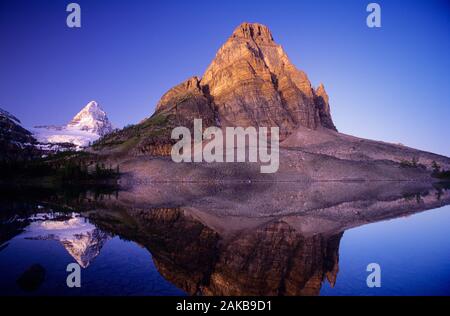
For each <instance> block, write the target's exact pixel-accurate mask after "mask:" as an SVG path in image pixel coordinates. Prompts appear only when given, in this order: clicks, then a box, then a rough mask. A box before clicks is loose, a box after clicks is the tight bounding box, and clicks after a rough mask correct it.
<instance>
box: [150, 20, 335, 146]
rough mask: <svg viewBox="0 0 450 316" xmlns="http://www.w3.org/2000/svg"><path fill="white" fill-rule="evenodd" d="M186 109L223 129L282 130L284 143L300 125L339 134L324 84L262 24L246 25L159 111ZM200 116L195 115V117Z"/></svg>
mask: <svg viewBox="0 0 450 316" xmlns="http://www.w3.org/2000/svg"><path fill="white" fill-rule="evenodd" d="M177 105H182V106H180V108H184V112H182V113H181V116H183V117H184V118H185V120H189V119H191V121H192V119H193V118H203V119H204V120H205V119H206V121H207V122H206V125H209V124H208V123H214V120H212V121H211V119H212V118H215V119H216V122H217V123H219V124H220V125H221V126H242V127H248V126H255V127H258V126H267V127H270V126H278V127H280V133H281V139H283V138H285V137H286V136H288V135H289V134H290V133H291V132H292V131H293V130H294V129H295V128H297V127H298V126H303V127H307V128H311V129H316V128H318V127H319V126H323V127H326V128H330V129H333V130H336V128H335V126H334V124H333V121H332V119H331V114H330V107H329V104H328V96H327V95H326V92H325V89H324V87H323V85H321V86H320V87H319V88H318V89H317V91H314V89H313V88H312V87H311V83H310V81H309V80H308V77H307V76H306V74H305V73H304V72H303V71H300V70H298V69H297V68H296V67H295V66H294V65H293V64H292V63H291V61H290V60H289V58H288V56H287V55H286V53H285V52H284V50H283V48H282V47H281V46H280V45H278V44H277V43H275V41H274V39H273V36H272V33H271V32H270V30H269V29H268V28H267V27H266V26H264V25H261V24H257V23H243V24H241V25H240V26H238V28H236V30H235V31H234V32H233V34H232V35H231V37H230V38H229V39H228V40H227V41H226V43H225V44H224V45H223V46H222V47H221V48H220V49H219V51H218V52H217V54H216V57H215V58H214V60H213V61H212V63H211V64H210V66H209V67H208V69H207V70H206V72H205V73H204V75H203V77H202V79H201V80H199V79H198V78H197V77H193V78H190V79H188V80H187V81H186V82H184V83H182V84H181V85H179V86H177V87H175V88H172V89H171V90H169V91H168V92H167V93H166V94H165V95H164V96H163V97H162V99H161V101H160V102H159V103H158V106H157V112H161V111H170V110H173V108H174V107H176V106H177ZM193 114H194V115H193Z"/></svg>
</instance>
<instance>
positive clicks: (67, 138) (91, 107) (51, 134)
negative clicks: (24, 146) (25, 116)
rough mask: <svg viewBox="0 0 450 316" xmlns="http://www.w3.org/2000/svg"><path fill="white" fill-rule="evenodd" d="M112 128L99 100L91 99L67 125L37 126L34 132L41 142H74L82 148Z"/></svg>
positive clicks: (109, 131)
mask: <svg viewBox="0 0 450 316" xmlns="http://www.w3.org/2000/svg"><path fill="white" fill-rule="evenodd" d="M112 130H113V127H112V125H111V123H110V122H109V119H108V116H107V115H106V112H105V111H103V109H102V108H101V107H100V105H99V104H98V103H97V102H95V101H91V102H89V103H88V104H87V105H86V106H85V107H84V108H83V109H82V110H81V111H80V112H78V113H77V115H75V116H74V117H73V119H72V120H71V121H70V122H69V123H68V124H67V125H64V126H53V125H50V126H36V127H35V128H34V130H33V132H34V134H35V135H36V138H37V139H38V140H39V141H40V142H41V143H44V144H45V143H47V144H73V145H74V146H75V147H76V148H78V149H80V148H82V147H86V146H89V144H91V143H93V142H94V141H96V140H97V139H99V138H100V137H102V136H105V135H106V134H108V133H111V131H112Z"/></svg>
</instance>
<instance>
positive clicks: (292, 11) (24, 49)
mask: <svg viewBox="0 0 450 316" xmlns="http://www.w3.org/2000/svg"><path fill="white" fill-rule="evenodd" d="M70 2H72V1H55V0H53V1H43V0H40V1H22V0H10V1H6V0H0V107H2V108H4V109H6V110H8V111H10V112H12V113H13V114H15V115H16V116H18V117H19V118H20V119H21V120H22V122H23V123H24V125H25V126H33V125H37V124H63V123H66V122H67V121H68V120H69V119H70V118H71V117H72V116H73V115H74V114H75V113H76V112H78V110H80V109H81V108H82V107H83V106H84V105H85V104H86V103H87V102H88V101H90V100H97V101H98V102H99V103H100V104H101V105H102V106H103V108H104V109H105V110H106V111H107V112H108V115H109V117H110V119H111V121H112V122H113V124H115V125H116V126H119V127H120V126H123V125H126V124H128V123H136V122H138V121H140V120H141V119H142V118H144V117H147V116H149V115H151V114H152V113H153V111H154V108H155V105H156V103H157V101H158V99H159V98H160V97H161V95H162V94H163V93H164V92H165V91H166V90H168V89H169V88H171V87H172V86H174V85H175V84H178V83H180V82H181V81H183V80H185V79H187V78H188V77H190V76H192V75H198V76H201V75H202V74H203V72H204V70H205V69H206V67H207V66H208V64H209V63H210V61H211V60H212V59H213V58H214V55H215V52H216V50H217V49H218V48H219V47H220V46H221V44H222V43H224V41H225V40H226V39H227V38H228V37H229V36H230V34H231V33H232V31H233V30H234V28H235V27H236V26H237V25H238V24H240V23H241V22H243V21H248V22H260V23H263V24H266V25H268V26H269V27H270V28H271V30H272V33H273V34H274V37H275V40H276V41H277V42H278V43H280V44H281V45H283V46H284V48H285V50H286V51H287V53H288V55H289V56H290V58H291V60H292V61H293V63H294V64H295V65H297V67H298V68H300V69H303V70H305V71H306V73H307V74H308V75H309V77H310V79H311V81H312V83H313V85H315V86H316V85H318V84H319V83H320V82H323V83H324V84H325V87H326V89H327V91H328V93H329V95H330V102H331V108H332V114H333V117H334V120H335V123H336V125H337V127H338V129H339V130H340V131H342V132H344V133H348V134H353V135H357V136H361V137H367V138H372V139H377V140H385V141H391V142H401V143H403V144H405V145H408V146H412V147H417V148H420V149H425V150H428V151H433V152H437V153H441V154H445V155H447V156H450V146H449V141H448V139H449V135H450V124H449V117H450V101H449V100H450V89H449V82H450V80H449V79H450V60H449V57H450V46H449V45H450V44H449V39H450V4H449V1H448V0H435V1H430V0H423V1H395V0H390V1H377V2H378V3H380V4H381V7H382V28H381V29H369V28H368V27H367V26H366V22H365V21H366V16H367V14H368V13H367V12H366V10H365V8H366V6H367V4H368V3H369V2H371V1H369V0H366V1H362V0H348V1H318V0H314V1H312V0H311V1H300V0H295V1H282V0H279V1H263V0H257V1H250V0H247V1H237V0H236V1H230V0H227V1H225V0H224V1H210V0H209V1H137V0H136V1H124V0H123V1H114V0H95V1H94V0H79V1H73V2H77V3H79V4H80V5H81V9H82V27H81V29H69V28H68V27H67V26H66V24H65V21H66V16H67V13H66V12H65V7H66V5H67V4H68V3H70Z"/></svg>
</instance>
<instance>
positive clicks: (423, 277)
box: [321, 206, 450, 295]
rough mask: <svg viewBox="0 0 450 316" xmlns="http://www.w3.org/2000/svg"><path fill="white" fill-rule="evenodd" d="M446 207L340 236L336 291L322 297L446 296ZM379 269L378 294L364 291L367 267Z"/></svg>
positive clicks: (449, 271)
mask: <svg viewBox="0 0 450 316" xmlns="http://www.w3.org/2000/svg"><path fill="white" fill-rule="evenodd" d="M449 224H450V206H445V207H442V208H439V209H435V210H430V211H427V212H424V213H420V214H416V215H413V216H410V217H406V218H398V219H395V220H390V221H385V222H379V223H374V224H370V225H366V226H361V227H357V228H354V229H351V230H348V231H346V232H345V233H344V236H343V238H342V240H341V244H340V248H339V273H338V277H337V282H336V285H335V288H334V289H331V288H330V286H329V285H328V283H326V282H325V283H324V285H323V287H322V291H321V294H322V295H358V294H361V295H450V243H449V241H450V229H449ZM371 262H375V263H378V264H380V266H381V288H376V289H370V288H368V287H367V286H366V277H367V276H368V275H369V273H370V272H366V266H367V264H369V263H371Z"/></svg>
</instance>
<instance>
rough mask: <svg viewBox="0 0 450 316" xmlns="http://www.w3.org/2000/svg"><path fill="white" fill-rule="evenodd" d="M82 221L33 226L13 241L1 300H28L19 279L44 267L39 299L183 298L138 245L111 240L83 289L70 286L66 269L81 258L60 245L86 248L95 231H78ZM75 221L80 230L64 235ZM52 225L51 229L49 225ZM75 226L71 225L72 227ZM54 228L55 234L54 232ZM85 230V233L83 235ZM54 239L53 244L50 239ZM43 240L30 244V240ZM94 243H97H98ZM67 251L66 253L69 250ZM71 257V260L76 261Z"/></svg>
mask: <svg viewBox="0 0 450 316" xmlns="http://www.w3.org/2000/svg"><path fill="white" fill-rule="evenodd" d="M78 219H79V218H76V220H75V219H69V220H67V221H65V222H60V224H59V225H55V223H56V222H55V221H51V220H50V221H47V222H42V221H39V222H34V223H32V224H31V225H30V226H28V227H27V229H26V230H25V232H24V233H23V234H21V235H18V236H16V237H15V238H13V239H12V240H11V241H10V242H9V243H8V245H7V247H6V248H4V249H3V250H2V251H1V252H0V275H1V279H2V282H1V285H0V294H3V295H4V294H24V292H23V291H21V290H20V289H19V287H18V285H17V284H16V279H17V278H18V277H19V276H20V275H21V274H22V273H23V272H24V271H25V270H26V269H27V268H28V267H30V266H31V265H33V264H35V263H39V264H40V265H42V266H43V267H44V268H45V270H46V277H45V281H44V283H43V284H42V286H41V287H40V288H39V289H38V290H37V291H35V292H33V293H32V294H37V295H46V294H48V295H55V294H56V295H58V294H60V295H80V294H81V295H182V294H183V292H182V291H180V290H178V289H177V288H176V287H175V286H173V285H172V284H170V283H169V282H167V281H166V280H164V278H163V277H161V276H160V274H159V273H158V271H157V269H156V267H155V265H154V264H153V261H152V257H151V255H150V254H149V252H148V251H147V250H146V249H145V248H143V247H141V246H139V245H137V244H136V243H134V242H129V241H124V240H121V239H120V238H119V237H114V238H112V239H109V240H108V241H107V242H106V243H105V244H104V245H103V246H102V247H101V249H99V252H98V253H97V252H95V253H94V254H93V256H92V258H90V259H91V262H90V263H91V264H90V265H89V266H88V267H87V268H86V269H82V270H81V271H82V272H81V288H80V289H76V288H74V289H69V288H68V287H67V286H66V277H67V275H68V273H67V272H66V266H67V265H68V264H69V263H72V262H76V260H77V258H76V257H73V253H71V252H70V251H69V249H66V248H67V246H65V245H64V244H63V243H62V242H61V240H65V241H67V240H73V239H74V238H75V237H77V238H79V240H80V241H81V242H84V240H83V238H84V235H83V233H85V235H86V234H89V233H90V232H91V231H92V229H91V228H93V225H91V224H89V223H88V222H86V223H84V222H83V225H79V224H80V223H79V221H78ZM74 220H75V222H76V223H75V225H72V226H71V227H68V229H67V230H61V228H62V227H64V226H66V227H67V226H68V225H69V224H70V223H73V222H74ZM45 223H47V224H48V225H47V224H45ZM69 226H70V225H69ZM49 227H50V228H51V229H49ZM80 227H81V228H82V229H80ZM49 234H52V235H51V238H46V237H48V236H49ZM30 237H31V238H37V237H38V238H40V239H29V238H30ZM93 243H95V242H93ZM65 247H66V248H65ZM71 255H72V256H71Z"/></svg>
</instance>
